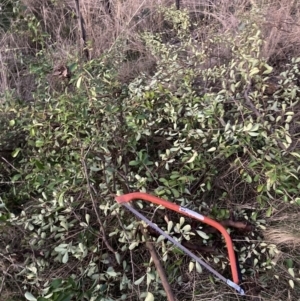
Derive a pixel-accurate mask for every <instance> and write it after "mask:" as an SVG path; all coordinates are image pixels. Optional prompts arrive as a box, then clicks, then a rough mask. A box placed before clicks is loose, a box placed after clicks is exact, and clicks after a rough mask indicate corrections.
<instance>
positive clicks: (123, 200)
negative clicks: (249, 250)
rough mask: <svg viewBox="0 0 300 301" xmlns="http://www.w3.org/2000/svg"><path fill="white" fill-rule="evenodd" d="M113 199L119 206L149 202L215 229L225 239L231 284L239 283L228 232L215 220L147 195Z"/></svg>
mask: <svg viewBox="0 0 300 301" xmlns="http://www.w3.org/2000/svg"><path fill="white" fill-rule="evenodd" d="M115 199H116V201H117V202H118V203H120V204H122V203H127V202H130V201H132V200H136V199H138V200H144V201H148V202H151V203H154V204H157V205H161V206H164V207H166V208H168V209H171V210H173V211H176V212H178V213H180V214H184V215H186V216H188V217H192V218H194V219H197V220H199V221H201V222H203V223H206V224H208V225H210V226H212V227H214V228H216V229H217V230H219V231H220V232H221V234H222V235H223V236H224V238H225V242H226V246H227V250H228V257H229V261H230V267H231V274H232V278H233V282H234V283H236V284H238V283H239V276H238V269H237V263H236V258H235V253H234V249H233V244H232V241H231V237H230V235H229V234H228V232H227V231H226V229H225V228H224V227H223V226H222V225H221V224H219V223H218V222H216V221H215V220H212V219H210V218H209V217H206V216H203V215H201V214H199V213H196V212H194V211H192V210H189V209H186V208H184V207H181V206H179V205H177V204H174V203H171V202H169V201H166V200H163V199H160V198H158V197H155V196H153V195H150V194H147V193H142V192H133V193H128V194H124V195H120V196H117V197H116V198H115Z"/></svg>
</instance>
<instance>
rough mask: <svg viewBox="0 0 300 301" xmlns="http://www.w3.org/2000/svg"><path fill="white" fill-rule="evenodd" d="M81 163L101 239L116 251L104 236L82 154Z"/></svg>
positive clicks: (111, 249)
mask: <svg viewBox="0 0 300 301" xmlns="http://www.w3.org/2000/svg"><path fill="white" fill-rule="evenodd" d="M81 164H82V167H83V170H84V175H85V178H86V183H87V188H88V191H89V194H90V197H91V200H92V204H93V208H94V211H95V213H96V216H97V221H98V223H99V225H100V232H101V233H102V238H103V241H104V243H105V245H106V247H107V248H108V249H109V250H110V251H111V252H112V253H114V254H115V253H116V251H115V250H114V249H113V247H112V246H111V245H110V244H109V242H108V240H107V237H106V234H105V229H104V227H103V223H102V221H101V219H100V216H99V212H98V208H97V205H96V201H95V199H94V196H93V192H92V189H91V184H90V180H89V176H88V172H87V167H86V163H85V156H82V159H81Z"/></svg>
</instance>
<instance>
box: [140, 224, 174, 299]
mask: <svg viewBox="0 0 300 301" xmlns="http://www.w3.org/2000/svg"><path fill="white" fill-rule="evenodd" d="M141 229H142V232H143V235H144V237H145V239H146V247H147V249H148V250H149V252H150V255H151V257H152V259H153V262H154V264H155V267H156V270H157V272H158V275H159V277H160V279H161V283H162V285H163V287H164V289H165V292H166V294H167V298H168V301H175V300H176V299H175V296H174V294H173V291H172V289H171V286H170V284H169V282H168V278H167V276H166V273H165V270H164V268H163V267H162V265H161V263H160V260H159V258H158V255H157V252H156V250H155V248H154V246H153V243H152V242H150V241H149V239H148V235H147V233H146V232H145V230H144V229H143V227H141Z"/></svg>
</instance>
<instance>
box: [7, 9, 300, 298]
mask: <svg viewBox="0 0 300 301" xmlns="http://www.w3.org/2000/svg"><path fill="white" fill-rule="evenodd" d="M162 11H163V13H164V15H165V18H166V21H167V22H168V26H167V27H166V28H167V29H166V30H165V32H163V33H161V34H152V33H144V34H143V35H142V38H143V41H144V43H145V45H146V47H147V49H148V51H149V52H150V53H151V55H152V56H153V57H155V59H156V64H157V70H156V72H155V73H154V75H153V76H146V75H142V74H141V75H140V76H138V77H137V78H135V79H134V80H133V81H132V82H131V83H130V84H129V85H128V86H123V85H122V84H120V83H119V81H118V80H117V78H118V77H117V75H118V72H117V71H118V64H119V63H120V61H122V55H120V56H118V57H117V58H115V57H114V56H113V55H114V54H112V53H110V54H107V55H104V56H103V58H101V59H97V60H96V59H95V60H92V61H90V62H88V63H85V64H83V65H82V66H80V64H78V65H77V63H76V64H75V65H76V66H75V67H74V72H73V76H72V79H71V80H70V82H69V85H68V87H66V89H65V90H64V91H61V92H59V93H57V92H55V93H52V92H51V89H49V87H48V86H47V83H46V73H47V72H46V70H47V69H48V68H49V66H50V65H51V62H50V61H43V62H42V64H39V65H38V66H40V68H38V67H37V65H34V66H32V68H31V70H32V72H33V73H35V74H36V75H38V80H37V86H38V90H37V93H36V95H35V103H34V105H32V106H28V107H26V108H23V109H22V110H21V109H19V112H22V113H23V115H22V117H21V116H19V118H20V119H21V121H20V123H17V124H16V125H15V124H14V125H13V126H16V127H19V128H20V129H22V130H24V131H25V133H26V140H25V145H24V146H20V147H18V148H17V149H16V150H15V152H14V153H13V156H14V157H15V158H16V160H19V161H17V163H16V164H17V170H18V172H17V173H16V170H14V174H13V175H12V176H11V180H12V184H13V185H12V186H13V189H12V190H11V191H10V193H9V194H6V195H5V196H6V197H7V196H8V195H9V196H10V197H15V198H18V199H20V198H21V199H22V198H23V207H24V210H23V211H22V213H21V214H20V215H16V214H15V215H14V214H11V217H10V218H9V220H7V223H9V224H10V225H11V227H16V228H18V229H21V228H24V236H23V237H22V239H21V241H20V248H26V249H28V248H29V249H32V250H35V251H36V252H39V253H38V256H37V257H36V258H33V257H28V258H27V261H26V266H24V267H21V268H20V270H18V274H17V275H16V276H15V277H16V279H18V280H19V281H20V282H22V285H23V286H24V288H26V290H28V291H32V294H33V295H35V296H39V297H38V300H39V301H41V300H53V301H58V300H71V298H76V300H102V301H104V300H124V299H126V298H128V297H129V295H130V294H134V297H132V298H138V297H145V296H146V293H147V292H149V291H152V292H153V294H154V295H155V297H156V299H157V300H164V298H165V295H164V292H163V291H162V290H161V285H160V282H159V279H158V275H157V272H156V270H155V269H154V268H153V267H152V266H151V265H150V262H149V258H147V257H146V256H145V255H144V254H143V252H136V250H134V249H135V248H140V249H143V250H144V246H143V244H142V243H143V242H144V240H145V238H144V237H143V235H142V234H141V233H140V232H139V231H138V226H139V222H137V221H136V219H135V218H134V217H133V216H131V215H129V214H128V213H127V212H126V211H124V210H122V209H121V208H120V207H119V206H118V205H117V204H116V203H115V201H114V195H115V194H116V193H117V194H120V193H127V192H130V191H147V192H149V193H154V194H156V195H158V196H160V197H162V198H166V199H169V200H171V201H173V202H176V203H178V204H181V205H186V206H189V208H191V209H195V210H198V211H199V210H200V211H202V212H203V213H204V214H211V215H212V217H213V218H216V219H222V218H224V217H228V215H229V211H231V210H232V209H234V210H235V211H236V214H237V215H238V216H239V217H242V218H244V219H249V220H250V221H251V222H252V223H253V224H254V225H255V226H257V228H258V229H264V227H265V224H266V218H267V217H269V216H270V215H272V212H273V207H276V206H281V205H280V204H283V203H286V202H289V203H293V204H295V203H298V204H299V197H298V195H299V193H298V189H299V184H298V175H299V168H298V164H297V161H296V160H295V158H296V159H297V158H298V157H299V152H298V151H297V148H298V146H297V136H296V135H297V128H296V125H295V124H294V122H296V121H295V120H293V116H294V115H296V109H297V108H298V100H299V87H298V86H297V80H296V78H297V76H298V74H299V70H298V64H299V59H293V60H291V62H290V64H289V65H288V66H287V68H286V71H285V72H283V73H282V74H281V75H280V76H279V80H278V87H277V89H276V91H275V92H274V93H273V94H272V95H269V94H267V93H266V89H267V88H268V87H269V85H270V84H269V82H270V78H271V75H272V67H271V66H269V65H268V64H267V62H266V61H265V60H264V59H263V58H262V57H261V55H260V50H261V46H262V44H263V41H262V39H261V35H260V30H259V28H258V26H257V25H256V24H252V23H251V22H250V21H249V22H248V23H246V24H245V26H243V27H242V29H240V30H239V32H238V34H232V33H227V34H224V35H220V34H216V35H215V36H213V37H212V38H211V39H210V41H209V43H208V45H209V46H207V48H205V47H202V46H201V44H200V42H199V41H198V40H196V39H193V38H191V35H190V20H189V18H188V14H187V13H186V12H185V11H183V12H179V11H173V10H162ZM175 37H176V38H175ZM177 37H179V41H178V40H176V39H177ZM220 45H221V46H222V47H223V49H225V50H226V51H227V50H228V51H229V53H230V55H228V56H227V57H225V58H224V60H223V61H222V62H221V61H219V62H216V63H214V64H213V66H211V67H205V65H206V62H207V61H208V60H209V59H211V57H210V55H211V54H212V53H213V50H214V48H216V47H219V46H220ZM45 57H46V58H47V56H45ZM115 61H117V62H115ZM16 180H18V181H19V182H20V183H18V184H17V185H16V184H15V183H14V182H15V181H16ZM4 201H5V202H6V203H8V202H9V200H8V199H4ZM253 201H255V202H253ZM249 202H250V204H251V205H248V204H249ZM95 204H96V206H95ZM253 204H255V205H253ZM138 205H139V206H140V208H141V209H143V210H144V212H146V214H148V215H150V214H152V213H153V208H152V207H151V206H147V205H145V204H142V203H141V202H139V203H138ZM253 206H256V208H257V209H256V210H245V209H244V208H247V207H250V208H253ZM224 208H225V209H224ZM159 211H161V210H159ZM163 214H164V213H163ZM260 215H261V216H260ZM173 221H174V222H173ZM185 222H186V220H184V219H181V220H179V221H178V218H177V217H176V216H175V215H171V220H170V221H169V224H168V225H166V224H165V223H164V221H163V220H162V219H161V220H159V218H158V222H157V223H158V224H160V225H161V226H162V227H163V228H165V229H168V231H169V232H170V233H177V234H178V235H179V240H182V239H183V238H185V239H190V238H191V237H192V236H193V233H191V231H190V227H186V226H184V223H185ZM187 222H188V221H187ZM199 229H201V227H200V228H199ZM104 234H105V237H104ZM232 235H233V237H236V235H238V234H236V233H232ZM248 236H249V237H246V238H245V237H244V239H243V241H242V242H240V243H237V244H236V247H237V248H239V249H240V250H241V252H240V254H239V256H240V257H241V259H242V268H243V269H242V271H243V273H244V274H246V275H250V276H253V277H254V275H255V273H256V272H257V271H258V270H259V271H260V272H261V273H266V274H267V271H268V270H270V269H272V268H273V265H274V263H272V259H273V258H275V257H276V254H277V253H278V250H277V248H276V247H275V246H274V245H271V244H266V243H264V242H263V238H262V236H261V234H260V232H259V231H253V232H251V233H250V234H249V235H248ZM202 238H203V237H202ZM250 239H251V240H252V239H255V240H256V243H255V244H254V243H253V244H250V243H248V242H247V241H250ZM106 240H107V241H106ZM204 241H205V243H206V244H208V245H212V236H209V237H208V238H207V237H206V238H205V239H204ZM109 246H110V247H109ZM157 247H158V248H160V250H161V251H162V253H163V260H164V261H165V264H166V269H167V270H169V271H170V277H172V279H171V280H172V281H174V286H176V287H177V288H178V287H181V285H183V283H184V279H183V277H182V276H181V271H182V270H181V269H183V266H184V267H187V266H188V264H189V262H183V261H182V258H179V257H178V256H177V255H178V254H177V251H176V250H173V249H172V248H171V246H170V245H169V244H167V243H165V242H164V241H161V240H160V239H159V241H158V242H157ZM9 248H11V249H12V250H11V251H14V250H13V246H10V247H8V249H9ZM110 248H111V249H113V250H115V251H116V252H115V253H113V252H111V250H109V249H110ZM249 254H255V256H256V257H255V259H254V262H255V264H254V266H253V267H252V268H247V266H246V264H245V262H246V259H247V258H248V257H251V256H250V255H249ZM207 259H208V260H211V259H213V262H214V264H215V265H216V266H217V268H218V269H220V270H222V271H223V270H225V272H224V273H227V270H226V267H227V266H228V261H227V259H226V256H223V255H220V256H218V257H213V258H211V257H209V256H207ZM189 267H190V270H192V269H193V265H189ZM296 268H298V267H295V269H296ZM198 272H201V270H200V268H199V267H198ZM263 281H264V280H261V282H262V283H263ZM265 283H266V282H265ZM137 285H139V287H140V289H139V290H138V291H137V292H136V291H135V287H136V286H137ZM139 294H140V295H139ZM26 298H27V299H29V300H35V298H34V297H33V296H32V295H30V294H29V293H27V295H26Z"/></svg>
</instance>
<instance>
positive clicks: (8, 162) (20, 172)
mask: <svg viewBox="0 0 300 301" xmlns="http://www.w3.org/2000/svg"><path fill="white" fill-rule="evenodd" d="M1 159H2V160H3V161H4V162H6V163H7V164H8V165H9V166H10V167H11V168H13V169H14V170H15V171H17V172H19V173H21V171H20V170H18V169H17V168H15V167H14V166H13V165H12V164H11V163H9V162H8V161H7V160H6V159H5V158H4V157H1Z"/></svg>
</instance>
